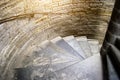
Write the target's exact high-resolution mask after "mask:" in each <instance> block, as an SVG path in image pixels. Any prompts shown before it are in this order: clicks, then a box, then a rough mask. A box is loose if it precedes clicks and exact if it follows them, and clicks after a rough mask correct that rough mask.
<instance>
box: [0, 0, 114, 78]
mask: <svg viewBox="0 0 120 80" xmlns="http://www.w3.org/2000/svg"><path fill="white" fill-rule="evenodd" d="M113 5H114V0H1V1H0V78H1V79H0V80H2V79H3V78H4V79H5V80H11V79H12V76H13V74H12V73H13V71H14V70H13V69H14V68H19V67H25V66H26V65H28V63H29V62H30V59H31V53H33V52H35V51H37V46H39V44H40V43H41V42H42V41H44V40H46V39H52V38H54V37H56V36H58V35H60V36H67V35H75V36H81V35H85V36H87V37H89V38H96V39H98V40H99V41H100V42H101V43H102V40H103V38H104V35H105V32H106V28H107V24H108V22H109V19H110V15H111V11H112V9H113ZM5 76H6V77H5Z"/></svg>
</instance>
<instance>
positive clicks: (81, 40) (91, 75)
mask: <svg viewBox="0 0 120 80" xmlns="http://www.w3.org/2000/svg"><path fill="white" fill-rule="evenodd" d="M99 46H100V44H99V42H98V40H95V39H87V37H86V36H80V37H74V36H73V35H71V36H66V37H60V36H58V37H56V38H54V39H52V40H46V41H44V42H42V43H41V44H40V45H39V46H37V47H38V48H39V49H38V50H37V53H32V55H31V57H32V60H31V61H30V62H29V63H28V65H27V66H25V67H22V68H16V69H15V76H14V79H15V80H102V63H101V57H100V54H99V51H100V47H99Z"/></svg>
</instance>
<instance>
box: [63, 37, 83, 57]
mask: <svg viewBox="0 0 120 80" xmlns="http://www.w3.org/2000/svg"><path fill="white" fill-rule="evenodd" d="M63 39H64V40H65V41H66V42H67V43H68V44H69V45H70V46H71V47H72V48H73V49H75V50H76V51H77V52H78V53H79V54H80V55H81V56H82V57H84V58H85V54H84V52H83V50H82V49H81V47H80V45H79V43H78V42H77V40H76V39H75V38H74V36H73V35H71V36H67V37H64V38H63Z"/></svg>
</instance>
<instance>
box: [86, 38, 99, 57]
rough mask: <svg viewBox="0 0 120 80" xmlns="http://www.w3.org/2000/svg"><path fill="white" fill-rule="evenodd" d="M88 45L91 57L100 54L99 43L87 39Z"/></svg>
mask: <svg viewBox="0 0 120 80" xmlns="http://www.w3.org/2000/svg"><path fill="white" fill-rule="evenodd" d="M88 43H89V46H90V49H91V52H92V55H94V54H97V53H99V52H100V48H99V41H98V40H96V39H88Z"/></svg>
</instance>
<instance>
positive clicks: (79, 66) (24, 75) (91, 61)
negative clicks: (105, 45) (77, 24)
mask: <svg viewBox="0 0 120 80" xmlns="http://www.w3.org/2000/svg"><path fill="white" fill-rule="evenodd" d="M63 64H67V66H66V65H65V66H64V65H63ZM60 65H63V66H64V67H63V68H60V69H58V68H57V67H59V66H60ZM88 66H89V67H88ZM56 68H57V69H56ZM93 68H94V69H93ZM15 80H102V65H101V58H100V55H99V54H97V55H94V56H92V57H89V58H88V59H86V60H84V61H82V62H79V61H78V62H73V63H72V62H71V63H70V65H68V63H62V64H58V65H57V64H55V65H53V66H52V65H44V66H31V67H26V68H17V69H15Z"/></svg>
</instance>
